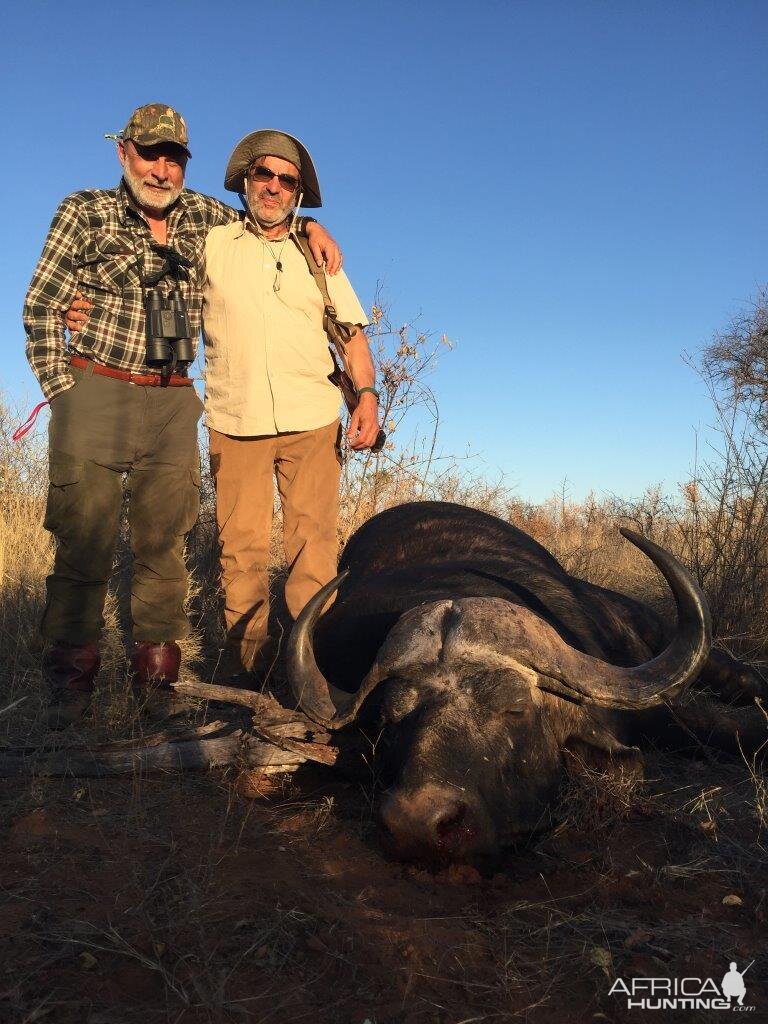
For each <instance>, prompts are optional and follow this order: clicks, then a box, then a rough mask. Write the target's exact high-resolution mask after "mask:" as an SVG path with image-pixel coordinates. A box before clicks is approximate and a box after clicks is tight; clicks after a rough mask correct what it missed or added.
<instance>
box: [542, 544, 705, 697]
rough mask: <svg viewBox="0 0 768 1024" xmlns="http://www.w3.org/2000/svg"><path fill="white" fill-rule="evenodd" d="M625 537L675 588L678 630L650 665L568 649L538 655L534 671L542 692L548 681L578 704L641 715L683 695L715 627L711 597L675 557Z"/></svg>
mask: <svg viewBox="0 0 768 1024" xmlns="http://www.w3.org/2000/svg"><path fill="white" fill-rule="evenodd" d="M621 533H622V536H624V537H626V539H627V540H628V541H630V542H631V543H632V544H634V545H635V547H637V548H640V550H641V551H642V552H643V553H644V554H646V555H647V556H648V558H650V560H651V561H652V562H653V563H654V565H655V566H656V568H657V569H658V570H659V572H661V574H662V575H663V576H664V578H665V579H666V581H667V583H668V584H669V586H670V589H671V591H672V594H673V596H674V598H675V604H676V606H677V630H676V632H675V635H674V636H673V638H672V640H671V641H670V643H669V645H668V646H667V647H666V648H665V649H664V650H663V651H662V652H661V654H659V655H658V656H657V657H655V658H653V659H652V660H651V661H647V662H645V663H644V664H642V665H637V666H636V667H633V668H622V667H619V666H617V665H609V664H606V663H605V662H603V661H600V660H598V659H597V658H592V657H590V656H589V655H588V654H582V653H581V652H579V651H575V650H573V648H570V647H566V646H565V645H563V647H562V648H561V649H560V650H559V651H558V652H557V654H556V655H554V656H553V654H552V652H551V651H549V652H545V653H544V654H543V655H542V657H541V658H540V659H538V658H537V657H536V656H535V655H534V657H533V664H532V666H531V667H533V668H536V669H537V670H538V671H539V672H540V673H541V674H542V675H543V676H544V678H543V679H541V681H540V686H541V689H547V688H548V687H547V677H549V678H552V679H555V680H557V681H558V682H559V683H560V684H561V685H562V686H563V687H565V689H566V690H569V691H571V693H572V695H573V697H572V699H575V700H577V701H578V702H586V703H590V704H600V705H602V706H603V707H609V708H620V709H625V710H630V711H638V710H642V709H643V708H650V707H655V706H657V705H659V704H662V703H664V702H665V701H669V700H672V699H674V698H677V697H679V696H680V695H681V694H682V693H683V692H684V691H685V689H686V687H687V686H689V685H690V683H692V682H693V680H694V679H695V678H696V676H697V675H698V674H699V672H700V671H701V670H702V668H703V667H704V664H705V662H706V660H707V658H708V657H709V650H710V647H711V646H712V623H711V620H710V615H709V608H708V607H707V601H706V598H705V597H704V595H703V594H702V592H701V590H700V589H699V587H698V585H697V584H696V581H695V580H694V579H693V577H692V576H691V575H690V573H689V572H688V571H687V569H685V568H684V567H683V566H682V565H681V564H680V562H678V560H677V559H676V558H675V557H674V555H671V554H670V553H669V552H668V551H665V550H664V548H661V547H659V545H658V544H654V543H653V541H650V540H648V538H647V537H643V536H641V535H640V534H639V533H635V532H634V531H632V530H626V529H622V530H621ZM555 692H557V691H555Z"/></svg>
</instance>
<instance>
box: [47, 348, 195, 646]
mask: <svg viewBox="0 0 768 1024" xmlns="http://www.w3.org/2000/svg"><path fill="white" fill-rule="evenodd" d="M70 371H71V372H72V376H73V377H74V378H75V381H76V383H75V385H74V387H72V388H69V389H68V390H67V391H64V392H63V393H61V394H59V395H57V396H56V397H55V398H54V399H53V401H52V402H51V419H50V424H49V428H48V436H49V463H50V484H49V488H48V504H47V508H46V514H45V527H46V529H47V530H50V531H51V533H53V535H54V537H55V538H56V557H55V562H54V567H53V572H52V573H51V575H50V576H49V577H48V581H47V602H46V606H45V611H44V613H43V621H42V631H43V635H44V636H45V637H46V638H47V639H49V640H67V641H69V642H70V643H75V644H83V643H89V642H92V641H97V640H98V639H99V637H100V635H101V630H102V628H103V625H104V618H103V608H104V599H105V596H106V591H107V581H108V580H109V577H110V574H111V572H112V563H113V559H114V555H115V546H116V543H117V537H118V533H119V530H120V514H121V510H122V503H123V475H124V474H127V488H128V491H129V505H128V524H129V527H130V534H131V550H132V552H133V583H132V587H131V615H132V618H133V637H134V639H135V640H149V641H156V642H159V641H164V640H177V639H178V638H179V637H182V636H185V635H186V634H187V632H188V631H189V624H188V621H187V617H186V615H185V613H184V601H185V599H186V595H187V572H186V567H185V565H184V538H185V535H186V534H187V532H188V531H189V530H190V529H191V528H192V526H193V525H194V523H195V520H196V519H197V513H198V509H199V505H200V459H199V453H198V446H197V422H198V420H199V418H200V414H201V412H202V402H201V401H200V399H199V398H198V396H197V394H196V392H195V389H194V387H168V388H160V387H142V386H139V385H136V384H132V383H129V382H128V381H121V380H114V379H112V378H109V377H102V376H96V375H94V374H93V373H92V370H91V368H90V367H89V368H88V369H87V370H79V369H76V368H74V367H70Z"/></svg>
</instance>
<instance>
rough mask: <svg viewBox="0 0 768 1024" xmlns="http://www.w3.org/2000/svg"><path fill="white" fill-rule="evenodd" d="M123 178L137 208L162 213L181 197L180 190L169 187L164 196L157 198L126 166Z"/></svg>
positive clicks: (124, 166)
mask: <svg viewBox="0 0 768 1024" xmlns="http://www.w3.org/2000/svg"><path fill="white" fill-rule="evenodd" d="M123 177H124V178H125V180H126V182H127V183H128V188H130V190H131V192H132V194H133V198H134V199H135V200H136V202H137V203H138V204H139V206H145V207H146V208H147V209H148V210H156V211H157V212H158V213H162V211H163V210H167V209H168V207H169V206H172V205H173V204H174V203H175V202H176V200H177V199H178V198H179V196H180V195H181V189H180V188H174V187H173V186H171V187H170V188H167V189H166V191H165V194H164V195H162V196H158V194H157V193H156V192H154V191H152V190H151V189H149V188H148V187H147V185H146V184H145V183H144V181H142V179H141V178H139V177H138V175H136V174H134V173H133V172H132V171H131V170H130V169H129V168H128V166H127V165H126V164H124V165H123Z"/></svg>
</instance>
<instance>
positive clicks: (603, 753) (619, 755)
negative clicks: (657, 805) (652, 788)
mask: <svg viewBox="0 0 768 1024" xmlns="http://www.w3.org/2000/svg"><path fill="white" fill-rule="evenodd" d="M563 755H564V758H565V763H566V766H567V767H568V769H569V770H576V771H580V770H583V769H584V768H585V767H586V768H587V770H591V771H598V772H609V771H615V770H616V769H618V770H619V771H621V772H622V773H625V774H629V775H634V776H636V777H637V778H638V779H642V777H643V769H644V761H643V755H642V753H641V751H640V748H639V747H628V746H627V745H626V744H624V743H622V742H621V741H620V740H618V739H617V738H616V737H615V736H614V734H613V733H612V732H611V731H610V729H607V728H606V727H605V726H604V725H601V724H600V723H599V722H596V721H594V720H593V719H592V718H590V717H589V716H587V715H584V716H580V718H579V720H578V722H576V723H574V725H573V727H572V728H571V730H570V733H569V735H568V738H567V739H566V740H565V743H564V744H563Z"/></svg>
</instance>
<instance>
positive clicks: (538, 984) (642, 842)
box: [0, 755, 768, 1024]
mask: <svg viewBox="0 0 768 1024" xmlns="http://www.w3.org/2000/svg"><path fill="white" fill-rule="evenodd" d="M647 776H648V778H647V782H646V784H645V785H644V786H640V787H637V786H636V787H630V788H626V787H625V788H623V789H622V788H620V787H613V788H611V786H603V785H601V780H600V779H596V778H595V777H593V776H589V777H582V778H578V779H577V780H576V781H575V782H574V783H573V785H572V786H571V788H570V789H569V791H568V793H567V794H566V798H565V800H564V802H563V818H562V822H561V824H560V825H559V826H558V827H557V828H556V829H555V831H554V832H551V833H549V834H548V835H546V836H542V837H538V838H536V839H532V840H530V841H529V842H528V843H527V844H526V845H525V846H524V847H522V848H520V849H516V850H511V851H509V852H508V853H506V854H505V855H504V856H503V857H502V858H500V859H499V860H498V861H497V862H496V863H494V864H488V865H483V866H482V869H481V870H478V869H476V868H474V867H466V866H465V867H454V868H452V869H447V870H442V871H439V872H431V871H428V870H426V869H424V868H418V867H413V866H404V865H402V864H398V863H394V862H391V861H388V860H386V859H385V858H384V856H383V855H382V852H381V850H380V848H379V846H378V842H377V836H376V828H375V824H374V818H373V808H372V801H373V793H372V791H371V788H370V787H368V786H367V785H366V784H365V782H362V783H361V781H360V780H359V779H351V778H347V779H344V778H339V777H338V775H334V774H333V772H331V771H330V770H325V769H319V768H318V769H312V770H305V769H302V770H301V772H299V773H297V774H296V775H295V776H292V777H281V778H276V777H274V776H273V777H271V778H267V779H265V778H264V777H263V776H261V777H255V778H252V779H250V784H251V788H253V786H255V787H256V790H259V789H260V790H261V791H262V793H263V794H264V795H262V796H258V795H256V796H255V797H254V798H249V797H245V796H243V795H242V793H241V791H242V790H243V789H244V788H246V789H247V788H248V784H249V780H247V779H246V780H243V779H242V778H240V780H239V781H238V777H237V773H235V772H234V771H228V772H211V773H208V774H206V775H196V776H195V775H165V776H162V777H159V778H142V777H133V778H128V779H121V780H114V779H112V780H108V781H85V780H77V779H67V780H47V779H35V780H31V781H30V780H22V781H19V780H3V783H2V787H3V789H2V802H1V803H0V807H1V808H2V821H3V823H4V834H3V840H2V844H3V845H2V860H1V861H0V886H1V888H0V895H1V896H2V911H1V914H0V950H1V951H2V955H1V956H0V1021H2V1022H3V1024H5V1022H9V1024H10V1022H13V1024H22V1022H23V1024H33V1022H37V1021H42V1022H47V1024H139V1022H142V1024H155V1022H157V1024H161V1022H162V1024H165V1022H174V1024H197V1022H216V1024H218V1022H230V1021H233V1022H238V1021H240V1022H242V1021H248V1022H250V1021H253V1022H265V1024H266V1022H270V1024H288V1022H291V1024H293V1022H299V1021H311V1022H315V1024H475V1022H486V1021H487V1022H496V1021H508V1020H509V1021H512V1020H516V1021H517V1020H519V1021H529V1022H532V1024H539V1022H541V1024H550V1022H555V1021H566V1022H571V1021H572V1022H587V1021H590V1022H597V1021H609V1022H610V1021H624V1020H631V1021H638V1020H665V1019H666V1020H674V1021H701V1022H708V1021H715V1020H722V1019H723V1014H724V1013H725V1012H726V1011H723V1010H719V1011H718V1010H700V1009H699V1010H697V1009H692V1010H679V1009H678V1010H667V1011H664V1010H662V1011H661V1012H651V1011H647V1010H646V1011H643V1010H631V1011H628V1010H627V1009H626V1005H625V1003H626V997H621V996H620V995H609V989H610V988H611V986H612V984H613V982H614V980H615V979H616V978H617V977H621V978H623V979H625V980H626V979H630V978H632V977H641V976H642V977H671V978H675V977H683V976H689V977H690V976H695V977H702V978H704V977H706V976H712V977H713V978H714V979H715V981H717V982H718V983H719V982H720V981H721V979H722V977H723V974H724V973H725V972H726V971H727V970H728V966H729V962H730V961H731V960H735V961H737V963H738V966H739V969H740V970H742V969H744V967H745V966H746V965H747V964H748V963H749V961H751V960H754V961H755V963H754V964H753V966H752V967H751V968H750V970H749V972H748V973H747V975H746V977H745V981H746V983H747V998H746V999H745V1005H747V1004H748V1005H752V1006H754V1007H755V1010H753V1011H749V1012H750V1013H751V1016H750V1019H752V1020H755V1021H756V1020H760V1019H762V1020H766V1019H768V984H767V982H768V971H767V970H766V969H767V968H768V949H767V948H766V946H767V943H766V936H768V929H767V928H766V913H767V912H768V904H767V903H766V890H767V889H768V860H767V859H766V855H765V846H764V844H763V840H764V839H765V834H764V832H763V831H762V829H763V826H764V825H765V824H766V818H765V814H766V791H765V789H764V788H761V787H762V786H763V783H762V781H761V779H760V778H759V777H758V778H755V777H754V776H752V775H750V773H749V772H748V771H747V770H746V769H745V767H744V766H743V765H742V766H740V765H737V764H734V763H730V764H721V765H718V764H715V763H708V762H691V761H683V760H681V759H677V758H672V757H665V758H661V757H659V756H656V755H654V756H652V757H651V758H650V759H649V761H648V771H647Z"/></svg>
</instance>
